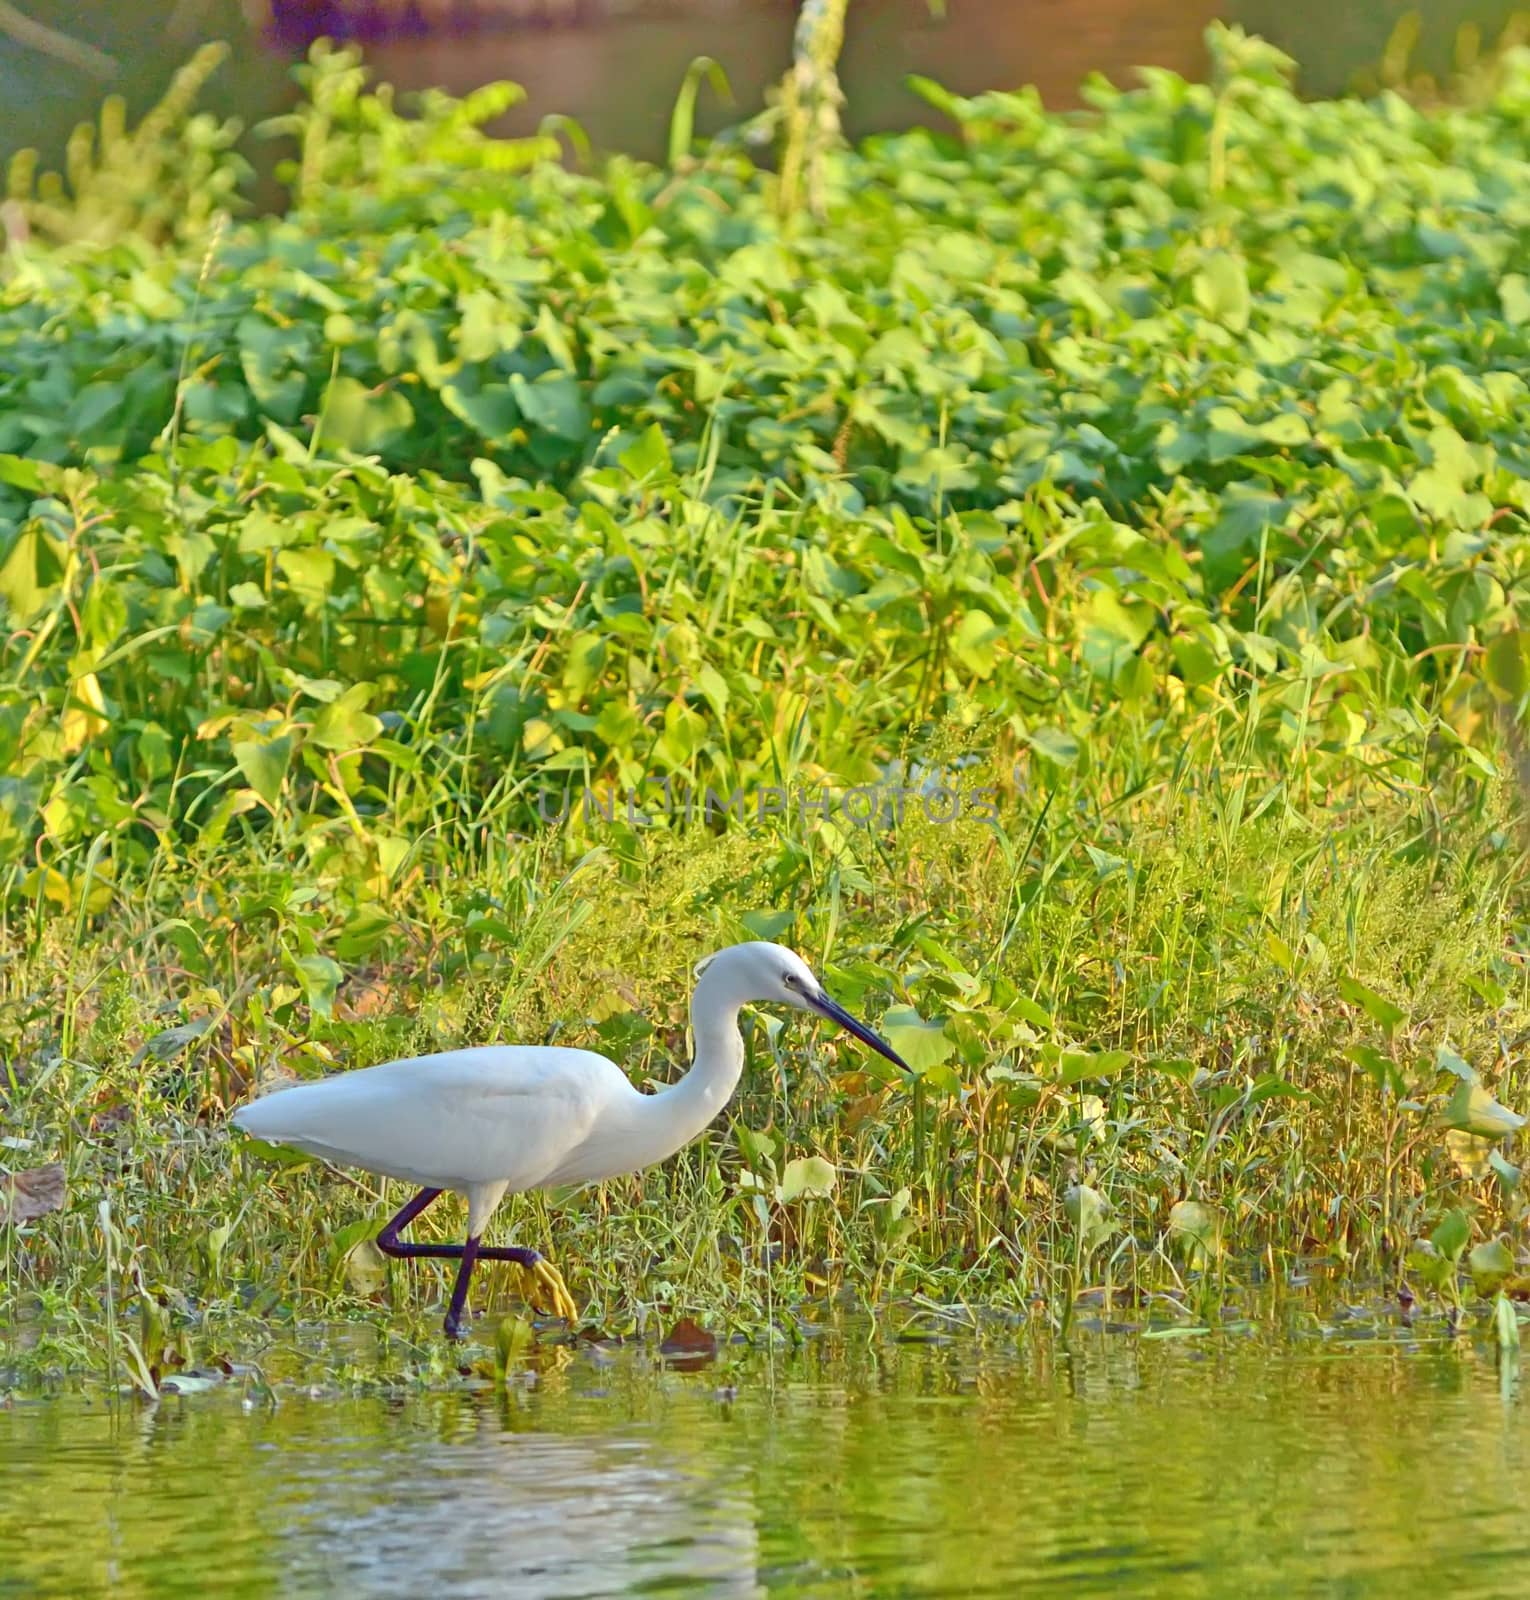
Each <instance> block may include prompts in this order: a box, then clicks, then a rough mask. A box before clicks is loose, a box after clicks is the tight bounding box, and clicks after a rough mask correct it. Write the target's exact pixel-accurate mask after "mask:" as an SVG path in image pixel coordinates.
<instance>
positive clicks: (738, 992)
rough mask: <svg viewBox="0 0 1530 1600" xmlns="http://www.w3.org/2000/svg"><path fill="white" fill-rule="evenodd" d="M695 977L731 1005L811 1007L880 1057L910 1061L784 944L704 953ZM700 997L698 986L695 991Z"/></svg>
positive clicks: (904, 1064) (899, 1063) (905, 1066)
mask: <svg viewBox="0 0 1530 1600" xmlns="http://www.w3.org/2000/svg"><path fill="white" fill-rule="evenodd" d="M696 972H697V975H698V976H700V975H701V974H702V973H705V974H706V978H707V982H706V987H707V988H708V989H714V988H715V990H716V991H717V993H718V994H719V997H720V998H724V999H725V1000H726V1001H727V1002H731V1003H732V1004H735V1005H747V1004H750V1003H751V1002H752V1003H754V1004H756V1005H758V1004H765V1005H787V1006H792V1007H795V1009H796V1010H798V1011H811V1012H813V1013H814V1014H815V1015H816V1016H820V1017H826V1018H827V1019H828V1020H829V1021H830V1022H832V1023H834V1024H835V1025H836V1026H838V1027H841V1028H843V1029H844V1030H845V1032H846V1033H849V1034H852V1035H854V1037H855V1038H857V1039H859V1040H860V1041H861V1043H862V1044H864V1045H868V1046H869V1047H870V1048H871V1049H873V1050H875V1051H876V1052H877V1053H878V1055H883V1056H886V1057H887V1059H888V1060H889V1061H891V1062H893V1063H894V1064H895V1065H896V1066H899V1067H902V1069H903V1070H904V1071H905V1072H908V1071H910V1070H911V1069H910V1067H909V1065H908V1063H907V1062H906V1061H905V1060H904V1059H903V1058H902V1056H900V1055H899V1054H898V1053H897V1051H895V1050H894V1049H893V1047H892V1046H891V1045H890V1044H888V1043H887V1041H886V1040H885V1039H881V1038H879V1037H878V1036H877V1035H876V1034H875V1033H873V1032H872V1030H871V1029H870V1028H868V1027H867V1026H866V1024H865V1023H864V1022H861V1021H859V1020H858V1019H857V1018H855V1017H852V1016H851V1015H850V1013H849V1012H848V1011H846V1010H845V1008H844V1007H843V1006H842V1005H840V1004H839V1003H838V1002H837V1001H835V1000H831V999H830V998H829V996H828V995H827V994H826V993H825V992H824V987H823V985H822V984H821V983H820V982H819V981H818V979H817V978H816V977H814V975H813V969H812V968H811V967H810V966H809V965H808V964H807V962H805V961H804V960H803V959H802V957H801V956H799V955H798V954H797V953H796V952H795V951H794V950H788V949H787V948H786V947H785V946H784V945H779V944H769V943H766V942H765V941H764V940H759V941H756V942H755V943H752V944H736V945H733V946H731V947H730V948H729V949H727V950H720V951H719V952H718V953H717V954H716V955H715V956H708V957H707V959H706V960H705V961H703V962H701V963H700V965H699V966H698V967H697V969H696ZM697 993H698V996H699V995H700V993H701V990H700V989H698V991H697Z"/></svg>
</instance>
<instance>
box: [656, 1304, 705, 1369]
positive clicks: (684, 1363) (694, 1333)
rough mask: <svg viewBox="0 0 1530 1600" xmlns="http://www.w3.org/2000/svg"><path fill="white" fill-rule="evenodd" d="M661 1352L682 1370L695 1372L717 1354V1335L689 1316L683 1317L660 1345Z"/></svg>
mask: <svg viewBox="0 0 1530 1600" xmlns="http://www.w3.org/2000/svg"><path fill="white" fill-rule="evenodd" d="M659 1354H660V1355H662V1356H664V1357H665V1358H666V1359H667V1360H668V1361H669V1363H670V1364H671V1365H672V1366H674V1367H677V1368H678V1369H679V1370H680V1371H682V1372H694V1371H695V1370H696V1369H697V1368H698V1367H702V1366H705V1365H706V1363H707V1362H709V1361H710V1360H711V1359H712V1358H713V1357H714V1356H715V1355H716V1354H717V1335H716V1334H715V1333H708V1332H707V1330H706V1329H705V1328H701V1327H698V1326H697V1325H696V1324H695V1323H694V1322H693V1321H692V1320H691V1319H690V1318H689V1317H681V1319H680V1320H679V1321H678V1322H677V1323H676V1324H675V1325H674V1327H673V1328H671V1329H670V1330H669V1335H668V1337H667V1338H666V1339H665V1340H664V1343H663V1344H661V1345H660V1346H659Z"/></svg>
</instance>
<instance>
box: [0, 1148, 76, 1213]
mask: <svg viewBox="0 0 1530 1600" xmlns="http://www.w3.org/2000/svg"><path fill="white" fill-rule="evenodd" d="M64 1193H65V1189H64V1164H63V1162H61V1161H50V1162H49V1163H48V1165H47V1166H45V1167H32V1168H30V1169H29V1170H28V1171H26V1172H12V1173H7V1174H0V1222H10V1223H18V1222H32V1221H34V1220H35V1219H36V1218H38V1217H45V1216H47V1214H48V1213H49V1212H50V1211H57V1210H59V1208H60V1207H61V1206H62V1205H63V1203H64Z"/></svg>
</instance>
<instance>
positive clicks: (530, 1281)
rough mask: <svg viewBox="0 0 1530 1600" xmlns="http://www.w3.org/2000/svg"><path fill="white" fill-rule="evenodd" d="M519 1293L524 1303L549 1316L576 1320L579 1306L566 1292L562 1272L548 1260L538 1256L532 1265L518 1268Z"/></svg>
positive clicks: (566, 1288)
mask: <svg viewBox="0 0 1530 1600" xmlns="http://www.w3.org/2000/svg"><path fill="white" fill-rule="evenodd" d="M519 1273H520V1279H521V1294H522V1296H523V1297H524V1299H525V1301H526V1303H527V1304H528V1305H530V1306H534V1307H535V1308H536V1309H537V1310H538V1311H542V1312H545V1313H546V1314H547V1315H548V1316H550V1317H562V1318H563V1319H564V1320H565V1321H567V1322H578V1320H579V1307H578V1306H576V1305H575V1304H574V1297H573V1295H571V1294H570V1293H569V1292H568V1285H567V1284H566V1283H564V1281H563V1274H562V1273H561V1272H559V1271H558V1269H557V1268H556V1267H555V1266H554V1265H553V1264H552V1262H550V1261H546V1260H543V1259H542V1257H540V1256H538V1257H537V1260H536V1263H535V1264H534V1265H532V1266H521V1267H520V1268H519Z"/></svg>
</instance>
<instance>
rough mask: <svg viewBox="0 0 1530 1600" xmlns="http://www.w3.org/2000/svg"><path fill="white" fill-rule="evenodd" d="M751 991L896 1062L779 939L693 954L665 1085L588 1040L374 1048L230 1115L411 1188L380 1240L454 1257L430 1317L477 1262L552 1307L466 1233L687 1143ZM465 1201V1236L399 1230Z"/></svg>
mask: <svg viewBox="0 0 1530 1600" xmlns="http://www.w3.org/2000/svg"><path fill="white" fill-rule="evenodd" d="M751 1002H766V1003H778V1004H783V1005H788V1006H793V1007H796V1008H798V1009H800V1010H805V1011H813V1012H816V1013H817V1014H818V1015H820V1016H823V1017H827V1018H828V1019H829V1020H831V1021H833V1022H836V1023H838V1024H839V1025H840V1026H841V1027H843V1028H846V1029H848V1030H849V1031H850V1032H851V1033H852V1034H854V1035H855V1036H856V1037H857V1038H858V1039H860V1040H861V1041H862V1042H863V1043H865V1044H868V1045H870V1046H871V1048H872V1049H874V1050H877V1051H879V1052H880V1053H881V1054H882V1055H884V1056H886V1057H888V1059H889V1060H892V1061H894V1062H897V1064H898V1065H899V1066H904V1065H905V1064H904V1062H903V1061H902V1060H901V1059H900V1058H899V1057H898V1056H897V1054H896V1053H895V1052H894V1051H893V1050H892V1049H891V1047H890V1046H889V1045H887V1044H886V1043H885V1042H884V1041H883V1040H881V1039H880V1038H878V1037H877V1035H876V1034H874V1033H873V1032H872V1031H871V1030H870V1029H869V1028H867V1027H866V1026H865V1024H864V1023H861V1022H858V1021H857V1020H856V1019H855V1018H854V1017H852V1016H851V1015H850V1014H849V1013H848V1012H847V1011H845V1010H844V1009H843V1008H842V1007H840V1006H838V1005H836V1004H835V1002H834V1001H833V1000H831V999H830V998H829V997H828V995H826V994H825V993H824V991H823V985H822V984H820V983H819V981H818V980H817V978H815V977H814V976H813V974H812V971H811V970H810V969H809V968H808V966H807V964H806V963H805V962H804V961H803V960H802V959H801V958H800V957H799V956H797V955H795V954H793V952H792V951H790V950H787V949H784V948H783V947H782V946H780V945H775V944H765V943H751V944H739V945H734V946H732V947H731V948H730V949H727V950H724V951H721V952H720V953H719V954H718V955H716V956H713V957H712V958H711V960H710V961H708V962H706V963H704V964H703V969H702V971H701V977H700V980H699V982H698V983H697V985H696V988H695V992H694V993H693V995H692V997H691V1030H692V1033H693V1035H694V1038H695V1057H694V1059H693V1061H692V1064H691V1067H690V1070H689V1071H688V1072H687V1073H686V1074H685V1075H684V1077H682V1078H681V1079H680V1081H679V1082H678V1083H675V1084H672V1085H671V1086H670V1087H669V1088H667V1089H664V1090H661V1091H660V1092H659V1093H658V1094H652V1095H648V1094H642V1093H640V1092H639V1091H638V1090H636V1089H635V1088H633V1086H632V1084H631V1083H630V1082H629V1081H628V1079H627V1075H626V1074H625V1073H624V1072H623V1071H622V1069H621V1068H620V1067H618V1066H617V1065H616V1063H615V1062H614V1061H609V1060H607V1058H606V1057H605V1056H601V1055H596V1054H595V1053H594V1052H593V1051H590V1050H570V1049H564V1048H561V1047H557V1046H536V1045H485V1046H482V1047H479V1048H476V1049H470V1050H448V1051H445V1052H443V1053H442V1054H439V1055H429V1056H418V1057H415V1058H413V1059H410V1060H406V1061H388V1062H385V1063H383V1064H382V1065H381V1066H376V1067H366V1068H364V1069H362V1070H360V1071H356V1072H343V1073H338V1074H336V1075H335V1076H333V1077H330V1078H326V1079H323V1080H322V1081H320V1082H318V1083H310V1084H302V1085H299V1086H297V1087H295V1088H290V1089H283V1090H279V1091H277V1092H276V1093H273V1094H269V1095H266V1096H265V1097H264V1098H262V1099H259V1100H256V1101H253V1102H252V1103H251V1104H249V1105H247V1106H242V1107H241V1108H240V1109H239V1110H238V1111H237V1112H235V1114H234V1119H233V1120H234V1124H235V1126H236V1127H239V1128H242V1129H243V1130H244V1131H245V1132H246V1133H249V1134H253V1135H254V1136H255V1137H256V1138H258V1139H265V1140H268V1141H270V1142H271V1143H275V1144H288V1145H293V1146H295V1147H296V1148H297V1149H299V1150H306V1151H308V1152H309V1153H311V1154H313V1155H316V1156H320V1157H322V1158H323V1159H324V1160H326V1161H331V1162H333V1163H335V1164H336V1165H337V1166H347V1167H361V1168H364V1169H365V1170H366V1171H368V1172H375V1173H377V1174H379V1175H380V1176H382V1177H386V1178H397V1179H400V1180H402V1181H404V1182H407V1183H415V1184H419V1185H420V1186H421V1193H420V1194H419V1195H417V1196H416V1197H415V1198H414V1199H413V1200H412V1201H410V1203H409V1205H407V1206H405V1207H404V1209H403V1210H402V1211H400V1212H399V1213H398V1215H397V1216H396V1217H394V1218H393V1219H392V1221H391V1222H389V1224H388V1225H387V1227H385V1228H384V1229H383V1231H382V1233H381V1234H380V1235H379V1237H378V1243H379V1245H380V1246H381V1248H382V1249H383V1250H385V1251H387V1252H388V1253H389V1254H393V1255H400V1256H418V1255H430V1256H436V1257H446V1258H448V1259H453V1260H460V1261H461V1263H462V1267H461V1270H460V1271H459V1273H458V1278H457V1284H456V1287H455V1289H454V1292H453V1295H452V1303H451V1307H450V1309H449V1310H448V1312H447V1318H446V1330H447V1333H448V1334H449V1335H455V1334H456V1333H457V1332H458V1331H459V1330H460V1324H461V1314H462V1308H463V1305H464V1304H465V1302H466V1297H467V1286H468V1280H469V1278H470V1277H471V1275H472V1269H473V1265H474V1262H475V1261H477V1260H481V1259H482V1260H509V1261H514V1262H517V1263H518V1264H519V1265H521V1266H522V1267H524V1268H526V1269H528V1270H529V1271H531V1272H532V1274H533V1275H534V1277H535V1278H536V1279H537V1280H538V1282H539V1283H540V1284H541V1286H542V1287H543V1288H544V1289H545V1290H546V1291H547V1292H548V1293H549V1294H550V1296H551V1298H552V1301H553V1309H554V1310H555V1311H556V1312H557V1313H558V1314H560V1315H566V1316H570V1317H572V1316H573V1315H575V1308H574V1305H573V1301H572V1300H571V1299H570V1297H569V1294H568V1291H567V1289H566V1288H565V1287H564V1285H563V1281H562V1279H561V1278H560V1277H559V1276H558V1274H557V1272H556V1271H555V1270H554V1269H553V1268H552V1267H551V1266H550V1265H549V1264H548V1263H547V1262H545V1261H543V1260H542V1258H541V1257H540V1256H539V1255H538V1254H537V1253H536V1252H535V1251H534V1250H527V1249H523V1248H504V1249H485V1248H483V1247H482V1246H481V1245H480V1244H479V1240H480V1239H481V1237H482V1235H483V1231H484V1229H485V1227H486V1226H487V1225H488V1222H489V1219H490V1217H491V1216H492V1215H493V1213H494V1209H495V1207H496V1206H497V1205H498V1204H499V1202H500V1200H501V1199H502V1198H503V1197H504V1195H505V1194H507V1193H512V1194H518V1193H521V1192H523V1191H525V1190H527V1189H540V1188H546V1187H549V1186H551V1185H555V1184H570V1183H591V1182H595V1181H598V1180H599V1179H602V1178H611V1177H615V1176H617V1175H618V1174H621V1173H626V1172H637V1171H640V1170H641V1169H642V1168H644V1167H649V1166H653V1165H654V1164H655V1163H657V1162H660V1161H663V1160H665V1159H666V1158H667V1157H668V1156H671V1155H673V1154H674V1153H675V1151H677V1150H679V1149H680V1148H681V1147H682V1146H683V1145H686V1144H689V1143H690V1141H691V1140H692V1139H694V1138H695V1137H696V1136H697V1135H698V1134H699V1133H701V1132H702V1130H703V1129H704V1128H706V1127H707V1125H708V1124H709V1123H710V1122H711V1121H712V1120H713V1119H714V1118H715V1117H716V1116H717V1114H718V1113H719V1112H720V1111H721V1110H722V1109H723V1107H724V1106H725V1105H726V1104H727V1103H728V1100H729V1099H730V1097H731V1096H732V1094H733V1091H734V1089H735V1088H736V1087H737V1086H738V1080H739V1076H740V1074H741V1073H742V1072H743V1069H744V1041H743V1037H742V1035H741V1034H740V1033H739V1029H738V1014H739V1011H740V1009H741V1008H742V1007H743V1006H745V1005H747V1004H750V1003H751ZM447 1189H450V1190H453V1191H455V1192H456V1193H458V1194H461V1195H463V1196H464V1197H465V1198H466V1200H467V1205H468V1238H467V1243H466V1244H465V1245H416V1244H408V1243H405V1242H404V1241H403V1240H402V1239H401V1238H399V1233H400V1232H401V1230H402V1229H403V1228H404V1227H406V1226H407V1225H408V1224H409V1223H410V1222H412V1221H413V1220H414V1218H415V1217H417V1216H418V1215H419V1214H420V1212H421V1211H423V1210H424V1209H425V1207H426V1206H428V1205H429V1204H430V1203H431V1201H433V1200H434V1199H435V1198H436V1196H437V1195H439V1194H440V1193H441V1192H442V1191H443V1190H447Z"/></svg>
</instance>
